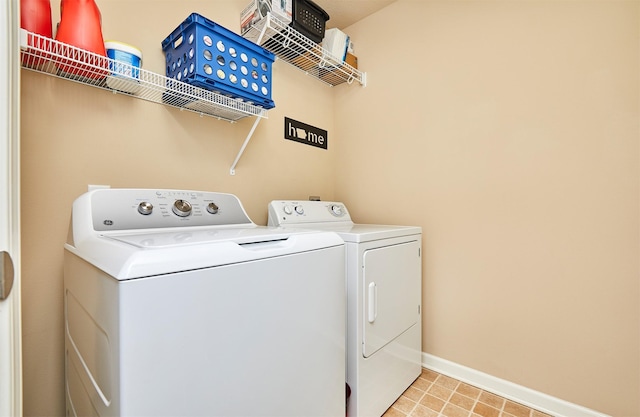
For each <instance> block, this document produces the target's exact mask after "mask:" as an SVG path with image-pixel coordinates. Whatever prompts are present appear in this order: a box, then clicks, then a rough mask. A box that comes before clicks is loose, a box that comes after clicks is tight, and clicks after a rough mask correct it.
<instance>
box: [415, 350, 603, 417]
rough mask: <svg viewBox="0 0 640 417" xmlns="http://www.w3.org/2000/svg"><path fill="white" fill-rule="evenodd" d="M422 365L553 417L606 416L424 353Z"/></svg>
mask: <svg viewBox="0 0 640 417" xmlns="http://www.w3.org/2000/svg"><path fill="white" fill-rule="evenodd" d="M422 366H423V367H425V368H427V369H431V370H432V371H435V372H438V373H441V374H444V375H447V376H450V377H452V378H455V379H457V380H460V381H462V382H466V383H468V384H470V385H473V386H475V387H478V388H480V389H483V390H485V391H489V392H492V393H494V394H497V395H499V396H501V397H504V398H507V399H509V400H512V401H514V402H517V403H519V404H522V405H525V406H527V407H531V408H534V409H536V410H539V411H542V412H543V413H547V414H551V415H553V416H557V417H610V416H608V415H607V414H602V413H600V412H598V411H594V410H591V409H589V408H586V407H583V406H580V405H577V404H573V403H570V402H568V401H565V400H561V399H559V398H555V397H552V396H550V395H547V394H544V393H542V392H539V391H535V390H532V389H530V388H527V387H523V386H522V385H518V384H514V383H513V382H509V381H506V380H504V379H500V378H497V377H495V376H492V375H489V374H485V373H484V372H480V371H477V370H475V369H471V368H467V367H466V366H463V365H459V364H457V363H454V362H451V361H448V360H446V359H442V358H439V357H437V356H434V355H430V354H428V353H424V352H423V353H422Z"/></svg>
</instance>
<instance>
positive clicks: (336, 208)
mask: <svg viewBox="0 0 640 417" xmlns="http://www.w3.org/2000/svg"><path fill="white" fill-rule="evenodd" d="M331 213H333V215H334V216H338V217H340V216H342V215H343V214H344V212H343V211H342V206H341V205H338V204H333V205H331Z"/></svg>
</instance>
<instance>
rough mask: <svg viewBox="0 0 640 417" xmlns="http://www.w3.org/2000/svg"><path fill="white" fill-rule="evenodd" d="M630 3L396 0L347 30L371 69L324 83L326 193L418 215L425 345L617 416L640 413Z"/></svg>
mask: <svg viewBox="0 0 640 417" xmlns="http://www.w3.org/2000/svg"><path fill="white" fill-rule="evenodd" d="M639 6H640V2H637V1H626V2H625V1H587V2H585V1H538V0H536V1H428V2H426V1H407V0H400V1H398V2H397V3H394V4H393V5H391V6H390V7H388V8H386V9H384V11H383V12H382V13H378V14H376V15H374V16H370V17H369V18H367V19H365V20H363V21H361V22H359V23H357V24H355V25H353V26H351V27H350V28H349V34H350V35H351V37H352V38H353V39H354V41H355V45H356V48H357V55H358V56H359V62H360V64H361V66H362V68H364V69H366V70H367V71H368V75H369V85H368V86H367V87H366V88H365V89H363V90H360V89H353V88H351V89H341V90H337V93H336V114H337V117H336V131H337V132H338V134H339V141H338V144H337V146H338V150H337V159H338V161H337V166H338V167H339V169H340V177H339V178H338V180H337V182H336V187H337V188H336V196H337V197H338V199H340V200H344V201H345V202H346V203H347V204H348V206H349V207H350V209H351V212H352V215H353V216H354V217H355V218H356V220H357V221H359V222H373V223H380V222H395V223H414V224H419V225H421V226H422V227H423V231H424V254H425V255H424V278H423V279H424V287H423V288H424V291H423V303H424V314H423V318H424V322H423V330H424V332H423V334H424V338H423V350H424V351H425V352H427V353H430V354H433V355H436V356H438V357H441V358H444V359H448V360H451V361H453V362H456V363H458V364H461V365H465V366H468V367H471V368H474V369H476V370H480V371H483V372H486V373H488V374H491V375H494V376H497V377H500V378H504V379H506V380H509V381H512V382H515V383H518V384H522V385H524V386H527V387H530V388H533V389H535V390H538V391H541V392H544V393H548V394H550V395H553V396H555V397H559V398H562V399H564V400H567V401H571V402H574V403H577V404H581V405H583V406H586V407H590V408H593V409H596V410H599V411H601V412H605V413H611V414H615V415H618V416H638V415H640V403H639V401H640V381H639V378H640V362H639V359H640V358H639V357H640V310H639V307H640V297H639V296H640V287H639V275H638V272H639V249H640V248H639V234H638V231H639V224H638V219H639V216H638V214H639V199H638V197H639V193H638V192H639V189H638V185H639V181H638V180H639V170H638V169H639V163H638V156H639V147H638V141H639V135H640V131H639V128H638V123H639V118H638V116H639V110H640V109H639V107H638V102H639V97H640V96H639V87H640V86H639V83H638V77H639V74H640V66H639V50H640V48H639V46H640V43H639V25H638V20H639V19H638V17H639ZM364 184H367V185H368V186H363V185H364Z"/></svg>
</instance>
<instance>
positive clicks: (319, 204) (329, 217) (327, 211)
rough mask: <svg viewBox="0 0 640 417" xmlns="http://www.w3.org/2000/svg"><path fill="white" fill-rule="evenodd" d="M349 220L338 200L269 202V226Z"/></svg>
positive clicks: (349, 217)
mask: <svg viewBox="0 0 640 417" xmlns="http://www.w3.org/2000/svg"><path fill="white" fill-rule="evenodd" d="M350 222H351V216H350V215H349V211H348V210H347V208H346V207H345V205H344V204H343V203H340V202H335V201H304V200H302V201H296V200H280V201H272V202H271V203H269V226H285V225H287V224H290V225H294V224H304V223H350Z"/></svg>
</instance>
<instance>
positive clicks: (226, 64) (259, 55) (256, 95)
mask: <svg viewBox="0 0 640 417" xmlns="http://www.w3.org/2000/svg"><path fill="white" fill-rule="evenodd" d="M162 50H163V51H164V54H165V59H166V64H167V71H166V75H167V77H168V78H172V79H175V80H178V81H184V82H186V83H189V84H191V85H195V86H197V87H200V88H204V89H207V90H211V91H216V92H219V93H220V94H223V95H226V96H229V97H234V98H238V99H242V100H244V101H246V102H250V103H252V104H254V105H256V106H261V107H263V108H265V109H270V108H273V107H275V103H274V102H273V100H272V99H271V67H272V65H273V61H274V60H275V55H274V54H273V53H271V52H269V51H267V50H266V49H264V48H262V47H260V46H258V45H256V44H255V43H253V42H251V41H249V40H247V39H245V38H243V37H241V36H240V35H237V34H235V33H234V32H232V31H230V30H229V29H226V28H224V27H222V26H220V25H219V24H217V23H215V22H212V21H211V20H209V19H207V18H206V17H203V16H201V15H199V14H197V13H192V14H191V15H189V17H187V19H185V21H184V22H182V23H181V24H180V26H178V27H177V28H176V29H175V30H174V31H173V32H172V33H171V35H169V36H167V38H166V39H165V40H163V41H162Z"/></svg>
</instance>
